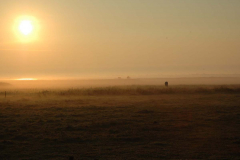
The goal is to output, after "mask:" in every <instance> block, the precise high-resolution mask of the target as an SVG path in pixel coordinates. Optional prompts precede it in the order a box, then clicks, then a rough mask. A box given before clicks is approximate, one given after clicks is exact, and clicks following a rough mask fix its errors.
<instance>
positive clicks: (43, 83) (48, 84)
mask: <svg viewBox="0 0 240 160" xmlns="http://www.w3.org/2000/svg"><path fill="white" fill-rule="evenodd" d="M166 81H168V83H169V85H170V86H171V85H236V84H240V78H239V77H236V78H233V77H231V78H222V77H221V78H206V77H202V78H149V79H99V80H36V81H26V80H25V81H19V80H10V81H1V82H0V88H82V87H106V86H124V85H164V82H166Z"/></svg>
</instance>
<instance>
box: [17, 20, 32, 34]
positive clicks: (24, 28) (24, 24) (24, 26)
mask: <svg viewBox="0 0 240 160" xmlns="http://www.w3.org/2000/svg"><path fill="white" fill-rule="evenodd" d="M18 28H19V31H20V32H21V33H22V34H24V35H29V34H30V33H32V31H33V25H32V22H31V21H30V20H22V21H21V22H20V24H19V27H18Z"/></svg>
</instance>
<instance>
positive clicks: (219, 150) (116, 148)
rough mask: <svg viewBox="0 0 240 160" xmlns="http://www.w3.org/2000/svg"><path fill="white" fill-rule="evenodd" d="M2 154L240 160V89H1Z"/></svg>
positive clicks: (19, 156)
mask: <svg viewBox="0 0 240 160" xmlns="http://www.w3.org/2000/svg"><path fill="white" fill-rule="evenodd" d="M0 96H1V98H0V122H1V123H0V159H63V160H64V159H68V157H69V156H74V157H75V159H239V158H240V154H239V153H240V138H239V135H240V130H239V128H240V106H239V104H240V87H239V86H175V87H169V88H165V87H159V86H122V87H120V86H119V87H104V88H82V89H69V90H66V89H65V90H39V89H38V90H35V89H28V90H8V91H7V97H6V98H4V92H3V91H2V92H0Z"/></svg>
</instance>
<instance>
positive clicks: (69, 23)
mask: <svg viewBox="0 0 240 160" xmlns="http://www.w3.org/2000/svg"><path fill="white" fill-rule="evenodd" d="M239 8H240V1H239V0H228V1H226V0H211V1H209V0H197V1H193V0H185V1H182V0H175V1H169V0H149V1H145V0H131V1H129V0H121V1H120V0H119V1H112V0H101V1H100V0H91V1H89V0H85V1H84V0H81V1H65V0H51V1H47V0H35V1H32V0H21V1H17V0H8V1H1V2H0V10H1V13H0V19H1V26H0V55H1V58H0V79H9V78H10V79H11V78H13V79H17V78H24V77H33V78H42V79H44V78H53V77H55V78H56V77H65V78H66V77H70V78H71V77H76V78H101V77H102V78H115V77H126V76H128V75H129V76H131V77H163V76H169V75H176V76H179V75H191V74H240V63H239V59H240V54H239V51H240V49H239V42H240V19H239V15H240V9H239ZM24 16H25V17H31V18H32V20H33V22H34V24H33V25H34V27H35V28H34V30H33V32H32V35H31V36H32V37H31V38H29V37H28V40H27V41H26V40H24V38H22V37H21V36H19V32H18V31H16V28H18V24H19V22H18V20H19V19H20V18H21V17H24ZM31 18H30V19H31Z"/></svg>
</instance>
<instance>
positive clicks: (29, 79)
mask: <svg viewBox="0 0 240 160" xmlns="http://www.w3.org/2000/svg"><path fill="white" fill-rule="evenodd" d="M15 80H18V81H35V80H37V79H36V78H19V79H15Z"/></svg>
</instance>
